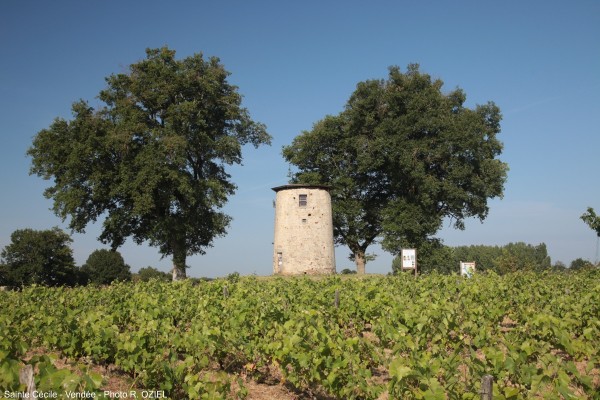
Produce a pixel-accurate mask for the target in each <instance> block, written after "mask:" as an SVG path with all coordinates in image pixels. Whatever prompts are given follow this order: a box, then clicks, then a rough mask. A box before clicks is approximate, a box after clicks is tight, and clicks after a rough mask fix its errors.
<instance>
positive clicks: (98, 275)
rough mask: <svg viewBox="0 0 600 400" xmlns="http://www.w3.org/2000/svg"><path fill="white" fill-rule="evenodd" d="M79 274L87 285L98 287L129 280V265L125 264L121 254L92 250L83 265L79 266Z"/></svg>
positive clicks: (104, 250) (105, 250)
mask: <svg viewBox="0 0 600 400" xmlns="http://www.w3.org/2000/svg"><path fill="white" fill-rule="evenodd" d="M81 272H82V273H83V274H84V276H85V278H87V281H88V282H89V283H95V284H98V285H109V284H111V283H112V282H113V281H129V280H131V269H130V267H129V265H127V264H125V260H123V256H122V255H121V253H119V252H118V251H114V250H107V249H100V250H94V252H92V254H90V256H89V257H88V259H87V261H86V262H85V264H83V265H82V266H81Z"/></svg>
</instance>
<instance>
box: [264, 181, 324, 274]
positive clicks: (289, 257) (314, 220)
mask: <svg viewBox="0 0 600 400" xmlns="http://www.w3.org/2000/svg"><path fill="white" fill-rule="evenodd" d="M273 190H275V191H276V192H277V196H276V200H275V240H274V243H273V244H274V246H273V273H274V274H279V275H298V274H333V273H335V253H334V248H333V221H332V214H331V196H330V195H329V190H328V189H327V188H326V187H321V186H302V185H287V186H281V187H277V188H273ZM303 195H304V196H306V204H305V205H304V204H303V203H304V202H302V204H301V196H303Z"/></svg>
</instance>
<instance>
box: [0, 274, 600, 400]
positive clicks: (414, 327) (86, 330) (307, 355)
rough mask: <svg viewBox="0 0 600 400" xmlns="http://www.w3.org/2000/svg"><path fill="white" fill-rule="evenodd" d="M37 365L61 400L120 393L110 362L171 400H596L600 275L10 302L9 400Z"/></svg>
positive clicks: (1, 394)
mask: <svg viewBox="0 0 600 400" xmlns="http://www.w3.org/2000/svg"><path fill="white" fill-rule="evenodd" d="M57 357H58V359H57ZM57 360H62V363H60V364H59V363H57ZM26 365H31V366H32V367H33V370H34V371H35V385H36V389H37V390H38V391H40V393H42V392H43V393H50V392H51V391H56V392H57V393H58V398H69V397H72V396H74V395H77V394H78V395H80V398H83V397H84V394H85V396H87V397H85V398H109V397H119V396H117V395H107V394H106V393H105V392H104V390H105V388H106V384H107V382H106V377H105V376H103V374H102V373H101V372H98V371H102V369H98V368H92V367H98V366H100V367H105V368H106V370H108V368H109V366H110V368H111V369H112V370H115V369H116V370H118V371H119V372H120V373H121V374H123V375H124V376H126V377H127V378H128V379H130V382H131V389H132V390H134V391H135V390H138V392H137V393H140V392H139V391H143V390H145V392H144V393H146V395H147V396H145V397H152V394H156V395H157V397H160V396H162V395H163V394H164V396H166V397H167V398H172V399H186V398H189V399H200V398H207V399H214V398H244V397H246V396H247V395H248V390H247V387H246V386H247V383H248V382H261V383H264V384H269V385H281V386H285V387H286V388H289V389H290V390H291V391H292V392H293V393H295V395H296V396H297V398H320V399H352V398H355V399H411V398H414V399H479V398H480V396H481V395H480V391H481V380H482V377H483V376H484V375H488V374H489V375H491V376H493V377H494V399H530V398H540V399H541V398H549V399H557V398H564V399H570V398H576V399H593V398H597V397H596V396H597V393H598V392H600V271H598V270H591V271H582V272H577V273H551V272H546V273H541V274H536V273H515V274H509V275H504V276H497V275H494V274H489V275H476V276H474V277H473V278H471V279H465V278H462V277H459V276H455V275H454V276H447V275H436V274H433V275H426V276H420V277H418V278H417V279H415V278H414V277H413V276H409V275H402V276H398V277H383V276H369V277H364V278H358V277H350V278H342V277H340V276H333V277H327V278H320V279H315V278H306V277H301V278H277V277H273V278H257V277H241V278H240V277H237V276H235V275H232V276H231V277H229V278H228V279H218V280H214V281H211V282H202V283H200V284H193V283H191V282H189V281H186V282H176V283H166V282H159V281H151V282H147V283H143V282H138V283H135V284H131V283H127V284H113V285H111V286H108V287H101V288H93V287H85V288H83V287H82V288H45V287H30V288H25V289H23V290H22V291H5V292H0V398H11V396H12V397H13V398H15V396H16V395H17V394H19V393H22V391H23V390H24V385H22V384H20V383H19V372H20V371H21V370H22V369H23V368H24V367H25V366H26ZM69 393H70V395H69ZM92 395H93V396H92ZM122 397H123V396H121V398H122ZM134 397H135V396H134ZM137 398H142V396H141V395H140V396H137Z"/></svg>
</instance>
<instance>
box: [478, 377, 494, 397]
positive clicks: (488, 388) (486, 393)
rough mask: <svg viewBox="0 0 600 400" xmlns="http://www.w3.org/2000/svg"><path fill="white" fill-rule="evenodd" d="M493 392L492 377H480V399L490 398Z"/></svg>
mask: <svg viewBox="0 0 600 400" xmlns="http://www.w3.org/2000/svg"><path fill="white" fill-rule="evenodd" d="M493 393H494V377H493V376H491V375H484V376H483V378H481V400H492V396H493Z"/></svg>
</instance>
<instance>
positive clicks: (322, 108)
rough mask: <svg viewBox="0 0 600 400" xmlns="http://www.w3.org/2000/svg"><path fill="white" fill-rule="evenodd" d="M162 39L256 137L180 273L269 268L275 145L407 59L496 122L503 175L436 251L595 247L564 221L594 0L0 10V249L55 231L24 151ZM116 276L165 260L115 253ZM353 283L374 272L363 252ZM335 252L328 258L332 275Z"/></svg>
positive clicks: (78, 251)
mask: <svg viewBox="0 0 600 400" xmlns="http://www.w3.org/2000/svg"><path fill="white" fill-rule="evenodd" d="M163 45H168V46H169V47H171V48H172V49H174V50H176V51H177V56H178V57H185V56H188V55H191V54H193V53H198V52H202V53H203V54H205V55H206V56H217V57H220V58H221V61H222V62H223V64H224V65H225V67H226V68H227V69H228V70H229V71H230V72H231V73H232V75H231V77H230V81H231V82H232V83H234V84H236V85H238V86H239V90H240V92H241V93H242V94H243V95H244V105H245V107H247V108H248V109H249V111H250V113H251V115H252V117H253V118H254V119H255V120H258V121H261V122H263V123H265V124H266V125H267V127H268V130H269V133H270V134H271V135H272V136H273V138H274V140H273V144H272V146H271V147H264V148H261V149H259V150H254V149H253V148H251V147H249V148H247V149H245V150H246V151H245V153H244V166H243V167H235V168H232V169H231V170H230V172H231V174H232V176H233V180H234V181H235V182H236V184H237V185H238V191H237V194H236V195H235V196H234V197H232V198H231V199H230V201H229V203H228V205H227V207H226V209H225V210H226V212H228V213H229V214H230V215H231V216H232V217H233V223H232V224H231V226H230V228H229V233H228V235H227V236H226V237H224V238H221V239H218V240H216V241H215V242H214V247H213V248H210V249H208V251H207V254H206V255H204V256H194V257H191V258H189V260H188V263H189V264H190V265H191V268H190V270H189V271H188V273H189V275H191V276H210V277H214V276H224V275H227V274H228V273H231V272H234V271H238V272H240V273H242V274H247V273H256V274H258V275H268V274H270V273H271V257H272V256H271V254H272V241H273V211H274V210H273V207H272V200H273V199H274V192H272V191H271V190H270V188H271V187H273V186H277V185H281V184H285V183H286V182H287V172H288V165H287V164H286V163H285V162H284V161H283V159H282V157H281V147H282V146H284V145H287V144H289V143H290V142H291V141H292V139H293V138H294V137H295V136H296V135H298V134H299V133H300V132H302V131H303V130H308V129H310V128H311V127H312V125H313V123H315V122H316V121H318V120H319V119H321V118H323V117H324V116H325V115H326V114H334V113H338V112H340V111H341V110H342V108H343V106H344V104H345V102H346V100H347V99H348V97H349V95H350V94H351V93H352V91H353V90H354V88H355V86H356V84H357V83H358V82H360V81H363V80H366V79H373V78H384V77H386V75H387V68H388V66H390V65H398V66H400V67H401V68H403V70H404V69H405V67H406V65H407V64H409V63H415V62H416V63H419V64H420V65H421V70H422V71H424V72H427V73H429V74H431V75H432V76H434V77H436V78H440V79H442V80H443V81H444V82H445V88H447V89H448V90H450V89H453V88H455V87H457V86H459V87H461V88H462V89H464V90H465V92H466V93H467V105H468V106H474V105H475V104H478V103H485V102H487V101H489V100H491V101H494V102H496V104H497V105H498V106H499V107H500V109H501V110H502V113H503V115H504V119H503V123H502V133H501V134H500V136H499V138H500V139H501V140H502V141H503V142H504V145H505V149H504V153H503V154H502V156H501V157H500V158H501V159H502V160H503V161H505V162H507V163H508V164H509V166H510V172H509V175H508V182H507V184H506V187H505V196H504V198H503V199H501V200H493V201H491V203H490V206H491V211H490V214H489V217H488V218H487V220H485V221H484V223H483V224H481V223H479V221H478V220H469V221H467V224H466V230H465V231H455V230H453V229H450V228H448V229H444V230H443V231H441V232H440V237H441V238H443V239H444V241H445V243H446V244H448V245H452V246H456V245H468V244H488V245H496V244H498V245H503V244H506V243H508V242H517V241H523V242H526V243H530V244H539V243H546V245H547V246H548V250H549V253H550V255H551V257H552V260H553V262H554V261H559V260H560V261H562V262H564V263H566V264H569V263H570V262H571V261H572V260H573V259H575V258H578V257H582V258H586V259H593V258H594V257H595V251H596V236H595V234H594V233H593V232H592V230H591V229H589V228H588V227H587V226H586V225H585V224H584V223H583V222H582V221H581V220H580V219H579V216H580V215H581V214H582V213H583V212H584V211H585V210H586V207H588V206H591V207H595V209H596V211H600V185H599V179H598V175H599V172H600V94H599V93H600V2H598V1H596V0H589V1H579V0H578V1H569V2H567V1H548V0H544V1H520V0H519V1H502V2H499V1H495V2H492V1H481V0H477V1H422V2H421V1H419V2H417V1H410V2H409V1H376V0H375V1H370V2H366V1H308V0H305V1H296V2H288V1H218V2H216V1H215V2H208V1H205V2H201V1H122V0H118V1H116V0H109V1H81V0H74V1H59V0H57V1H42V0H40V1H30V0H3V1H2V2H0V49H1V56H0V118H1V127H0V129H1V135H2V136H1V138H2V142H1V147H0V163H1V164H0V182H1V188H2V189H1V190H2V194H1V196H0V248H3V247H4V246H6V245H7V244H8V243H9V242H10V234H11V233H12V232H13V231H14V230H16V229H20V228H34V229H47V228H51V227H52V226H60V227H63V228H66V224H65V223H63V222H62V221H60V219H58V218H57V217H56V216H54V214H53V213H52V211H50V210H49V209H50V207H51V205H52V203H51V201H50V200H46V199H45V198H44V197H43V196H42V192H43V190H44V188H45V187H47V186H48V182H45V181H43V180H41V179H39V178H38V177H36V176H29V174H28V172H29V165H30V160H29V159H28V158H27V157H26V155H25V152H26V151H27V148H28V147H29V146H30V144H31V140H32V138H33V136H34V135H35V134H36V133H37V132H38V131H39V130H41V129H43V128H46V127H48V126H49V125H50V123H51V122H52V120H53V119H54V118H55V117H63V118H70V117H71V114H70V107H71V104H72V102H74V101H76V100H78V99H80V98H82V99H86V100H89V101H90V103H91V104H92V105H98V101H97V100H96V99H95V96H96V95H97V94H98V93H99V91H100V90H101V89H103V88H104V85H105V82H104V78H105V77H106V76H108V75H110V74H111V73H118V72H124V71H126V68H127V66H128V65H129V64H131V63H134V62H136V61H139V60H140V59H142V58H144V55H145V53H144V50H145V49H146V48H148V47H151V48H155V47H161V46H163ZM99 232H100V227H99V225H92V226H90V227H89V228H88V229H87V231H86V233H85V234H74V235H73V239H74V242H73V244H72V247H73V250H74V255H75V258H76V261H77V263H78V264H82V263H84V262H85V260H86V259H87V257H88V255H89V254H90V253H91V252H92V251H93V250H95V249H98V248H102V247H103V246H102V244H101V243H99V242H98V241H97V240H96V237H97V236H98V235H99ZM120 250H121V252H122V254H123V256H124V258H125V260H126V262H127V263H128V264H130V265H131V266H132V270H133V271H137V270H138V269H139V268H141V267H144V266H148V265H151V266H155V267H158V268H159V269H162V270H165V271H167V270H169V269H170V266H171V261H170V260H169V259H163V260H160V255H159V254H158V252H157V251H156V250H155V249H153V248H150V247H147V246H136V245H135V244H133V243H131V242H130V241H129V242H127V243H126V245H125V246H124V247H122V248H121V249H120ZM369 250H370V251H373V252H376V253H377V254H378V255H379V256H378V258H377V259H376V260H375V261H374V262H372V263H371V264H368V265H367V271H368V272H378V273H387V272H388V271H390V270H391V267H390V265H391V260H392V256H390V255H389V254H386V253H384V252H382V251H381V250H380V249H378V248H377V247H373V248H372V249H369ZM348 253H349V251H348V250H347V249H345V248H339V249H338V250H337V252H336V255H337V265H338V269H341V268H345V267H350V266H352V263H351V262H350V261H348V259H347V255H348Z"/></svg>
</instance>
